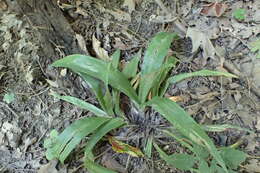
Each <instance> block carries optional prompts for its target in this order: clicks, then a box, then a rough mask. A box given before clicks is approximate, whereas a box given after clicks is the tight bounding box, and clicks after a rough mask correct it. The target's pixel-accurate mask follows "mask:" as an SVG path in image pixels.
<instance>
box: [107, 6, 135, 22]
mask: <svg viewBox="0 0 260 173" xmlns="http://www.w3.org/2000/svg"><path fill="white" fill-rule="evenodd" d="M106 12H108V13H110V14H111V15H113V16H114V18H115V19H116V20H118V21H119V22H123V21H127V22H129V23H130V22H131V16H130V14H129V13H126V12H124V11H122V10H119V9H116V10H106Z"/></svg>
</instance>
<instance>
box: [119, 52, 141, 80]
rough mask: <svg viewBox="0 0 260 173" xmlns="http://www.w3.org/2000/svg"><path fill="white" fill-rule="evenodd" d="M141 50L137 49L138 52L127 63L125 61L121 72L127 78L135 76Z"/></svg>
mask: <svg viewBox="0 0 260 173" xmlns="http://www.w3.org/2000/svg"><path fill="white" fill-rule="evenodd" d="M141 55H142V50H139V52H138V53H137V54H136V55H135V56H134V57H133V58H132V59H131V60H130V62H129V63H127V64H126V65H125V67H124V69H123V71H122V72H123V73H124V75H125V76H126V77H127V78H131V77H135V76H136V74H137V70H138V63H139V61H140V59H141Z"/></svg>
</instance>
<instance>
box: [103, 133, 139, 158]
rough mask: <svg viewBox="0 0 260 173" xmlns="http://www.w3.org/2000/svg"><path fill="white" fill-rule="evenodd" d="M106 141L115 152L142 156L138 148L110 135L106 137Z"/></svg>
mask: <svg viewBox="0 0 260 173" xmlns="http://www.w3.org/2000/svg"><path fill="white" fill-rule="evenodd" d="M108 141H109V143H110V144H111V145H112V149H113V150H114V151H115V152H117V153H126V154H129V155H131V156H133V157H144V154H143V153H142V151H141V150H140V149H139V148H136V147H132V146H130V145H128V144H125V143H123V142H121V141H119V140H117V139H116V138H114V137H112V136H109V137H108Z"/></svg>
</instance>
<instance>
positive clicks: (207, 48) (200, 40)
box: [186, 28, 216, 58]
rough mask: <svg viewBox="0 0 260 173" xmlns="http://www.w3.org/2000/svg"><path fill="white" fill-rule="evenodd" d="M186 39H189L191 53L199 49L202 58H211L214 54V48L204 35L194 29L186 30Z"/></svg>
mask: <svg viewBox="0 0 260 173" xmlns="http://www.w3.org/2000/svg"><path fill="white" fill-rule="evenodd" d="M186 37H190V38H191V41H192V52H193V53H194V52H196V51H197V50H198V48H199V47H201V48H202V49H203V57H205V58H208V57H213V56H214V55H215V53H216V50H215V48H214V46H213V45H212V43H211V41H210V40H209V38H208V37H207V36H206V34H204V33H202V32H201V31H199V30H197V29H196V28H188V30H187V33H186Z"/></svg>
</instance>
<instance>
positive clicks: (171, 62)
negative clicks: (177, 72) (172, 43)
mask: <svg viewBox="0 0 260 173" xmlns="http://www.w3.org/2000/svg"><path fill="white" fill-rule="evenodd" d="M177 62H178V60H177V59H176V58H175V57H173V56H170V57H168V58H167V59H166V60H165V63H164V64H163V65H162V67H161V70H160V72H159V76H158V78H156V79H155V84H154V86H153V87H152V94H153V96H159V95H161V94H160V93H159V91H160V89H161V85H162V84H163V83H166V81H165V79H166V77H167V75H168V73H169V71H170V70H171V69H172V68H173V67H175V65H176V63H177Z"/></svg>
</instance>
